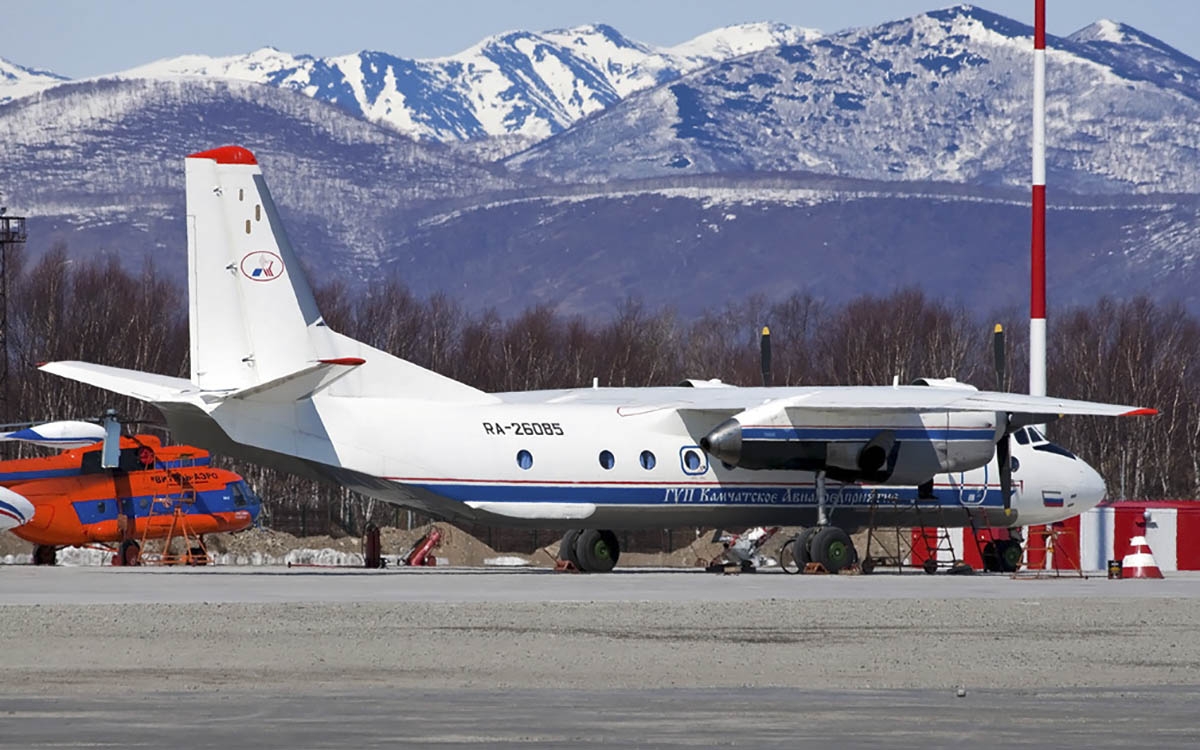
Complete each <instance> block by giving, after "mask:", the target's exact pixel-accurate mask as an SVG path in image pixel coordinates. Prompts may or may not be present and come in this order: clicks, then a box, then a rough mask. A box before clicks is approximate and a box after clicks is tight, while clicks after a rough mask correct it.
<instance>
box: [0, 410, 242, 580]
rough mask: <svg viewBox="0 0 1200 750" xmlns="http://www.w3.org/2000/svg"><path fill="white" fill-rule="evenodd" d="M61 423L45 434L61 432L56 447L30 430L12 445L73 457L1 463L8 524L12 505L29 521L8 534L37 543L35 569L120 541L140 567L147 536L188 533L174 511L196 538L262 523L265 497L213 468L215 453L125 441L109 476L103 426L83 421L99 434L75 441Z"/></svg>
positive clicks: (125, 559) (147, 440)
mask: <svg viewBox="0 0 1200 750" xmlns="http://www.w3.org/2000/svg"><path fill="white" fill-rule="evenodd" d="M61 424H63V423H55V427H56V428H55V429H51V430H46V429H45V428H44V427H43V428H42V429H41V430H40V432H51V433H54V434H53V435H52V436H51V437H50V438H49V439H48V440H46V439H45V438H42V439H38V436H34V435H30V434H28V433H27V434H26V436H25V437H21V436H20V435H21V433H11V435H14V436H16V437H10V438H9V439H18V440H20V439H28V440H29V441H30V442H35V443H38V444H43V445H45V444H48V445H52V446H54V447H57V448H63V447H64V446H65V447H66V448H67V449H66V450H62V452H60V453H57V454H55V455H52V456H42V457H38V458H23V459H13V460H9V461H0V517H3V516H5V508H6V505H12V506H17V508H16V510H17V513H18V515H19V516H22V517H23V518H24V521H23V522H18V523H16V524H13V525H12V526H8V527H6V528H10V529H11V531H12V533H13V534H14V535H16V536H17V537H20V538H21V539H24V540H25V541H27V542H31V543H33V545H34V548H33V561H34V564H37V565H53V564H54V562H55V558H56V555H57V551H58V549H59V548H60V547H75V546H83V545H87V544H106V543H107V544H119V547H118V548H117V550H116V552H117V557H118V561H119V562H120V563H121V564H124V565H133V564H137V563H138V562H139V559H140V555H141V548H142V544H143V543H144V542H145V541H146V540H147V539H163V538H165V537H167V536H168V533H173V534H177V533H179V524H178V521H177V519H176V518H175V508H178V509H179V512H180V513H181V514H182V515H183V520H185V521H186V526H187V529H188V531H189V533H190V534H193V535H196V536H200V535H203V534H212V533H216V532H222V531H224V532H234V531H241V530H242V529H246V528H249V527H250V526H251V525H252V524H253V523H254V520H255V519H256V518H257V517H258V513H259V509H260V507H261V501H260V500H259V498H258V495H256V494H255V493H254V491H253V490H251V489H250V487H249V486H248V485H247V484H246V482H245V481H244V480H243V479H242V477H240V476H238V475H237V474H235V473H234V472H232V471H226V470H224V469H218V468H214V467H212V466H210V465H209V463H210V458H209V454H208V452H207V451H204V450H200V449H197V448H193V447H191V446H187V445H163V444H162V442H161V441H160V440H159V439H158V438H157V437H156V436H154V435H133V436H123V437H121V438H120V449H119V454H118V466H117V468H116V469H115V470H109V469H105V468H104V467H103V466H102V465H101V453H102V451H103V447H104V443H103V437H104V435H103V429H102V428H100V427H99V426H98V425H93V424H87V423H84V424H85V425H86V426H87V427H90V428H93V429H98V430H100V434H99V436H97V435H95V434H94V433H90V432H85V433H84V434H83V437H82V438H76V439H69V437H68V436H64V435H63V434H62V433H63V432H64V430H63V429H61V428H59V427H58V425H61ZM34 429H37V428H34ZM73 434H76V435H77V434H78V432H77V431H76V433H73ZM80 445H82V446H84V447H79V446H80ZM72 446H74V447H72ZM18 502H19V503H20V505H18ZM173 523H175V527H174V531H172V524H173Z"/></svg>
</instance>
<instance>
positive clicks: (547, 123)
mask: <svg viewBox="0 0 1200 750" xmlns="http://www.w3.org/2000/svg"><path fill="white" fill-rule="evenodd" d="M818 36H819V33H818V32H816V31H812V30H809V29H801V28H795V27H791V26H785V25H782V24H766V23H759V24H746V25H743V26H731V27H728V28H723V29H718V30H716V31H712V32H709V33H707V34H704V35H703V36H701V37H698V38H696V39H693V40H691V41H689V42H686V43H684V44H682V45H679V46H678V47H674V48H663V49H659V48H654V47H650V46H648V45H645V44H641V43H639V42H636V41H633V40H630V39H628V38H626V37H624V36H622V35H621V33H620V32H618V31H617V30H616V29H614V28H612V27H611V26H605V25H603V24H597V25H589V26H579V27H575V28H570V29H560V30H555V31H545V32H541V33H533V32H527V31H512V32H507V33H504V34H498V35H495V36H492V37H488V38H487V39H484V40H483V41H481V42H480V43H478V44H476V45H474V46H473V47H471V48H469V49H466V50H464V51H462V52H460V53H458V54H456V55H452V56H450V57H443V58H435V59H430V60H409V59H405V58H401V57H396V56H394V55H390V54H387V53H385V52H369V51H367V52H360V53H358V54H353V55H343V56H339V57H327V58H316V57H311V56H309V55H291V54H288V53H285V52H280V51H279V50H276V49H273V48H270V47H266V48H263V49H260V50H257V51H255V52H252V53H250V54H248V55H241V56H235V57H223V58H211V57H204V56H187V57H178V58H173V59H169V60H161V61H158V62H155V63H151V64H149V65H144V66H141V67H138V68H134V69H132V70H127V71H123V72H121V73H119V74H118V75H119V76H120V77H122V78H164V77H178V76H204V77H214V78H230V79H236V80H242V81H252V82H255V83H264V84H268V85H272V86H280V87H284V88H290V89H292V90H295V91H299V92H301V93H303V94H305V95H307V96H311V97H313V98H314V99H317V100H319V101H324V102H328V103H331V104H335V105H337V106H339V107H342V108H343V109H346V110H348V111H350V112H352V113H354V114H356V115H360V116H362V117H364V118H366V119H367V120H370V121H372V122H376V123H381V124H385V125H388V126H390V127H392V128H395V129H396V130H398V131H400V132H401V133H406V134H409V135H412V136H414V137H417V138H421V139H432V140H439V141H456V140H466V139H475V138H482V137H487V136H496V135H515V136H521V137H524V138H533V139H541V138H545V137H546V136H549V135H552V134H553V133H557V132H560V131H562V130H564V129H566V128H567V127H569V126H570V125H571V124H572V123H574V122H576V121H577V120H579V119H580V118H582V117H585V116H587V115H589V114H592V113H594V112H598V111H600V110H602V109H604V108H606V107H608V106H610V105H611V104H613V103H614V102H616V101H618V100H620V99H622V98H623V97H625V96H628V95H629V94H631V93H633V92H635V91H640V90H642V89H646V88H650V87H651V86H655V85H657V84H659V83H662V82H664V81H669V80H673V79H675V78H678V77H679V76H680V75H681V74H683V73H685V72H687V71H690V70H695V69H696V68H700V67H703V66H705V65H708V64H711V63H712V62H715V61H717V60H722V59H726V58H729V57H732V56H735V55H741V54H746V53H749V52H754V51H757V50H761V49H765V48H768V47H774V46H779V45H781V44H794V43H797V42H800V41H804V40H811V39H815V38H817V37H818Z"/></svg>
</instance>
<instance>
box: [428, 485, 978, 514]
mask: <svg viewBox="0 0 1200 750" xmlns="http://www.w3.org/2000/svg"><path fill="white" fill-rule="evenodd" d="M412 486H414V487H420V488H422V489H425V490H428V491H429V492H432V493H434V494H437V495H441V496H442V497H447V498H450V499H452V500H457V501H459V502H488V503H594V504H596V505H660V506H671V505H778V506H805V505H811V506H816V504H817V499H816V494H815V491H814V489H813V487H812V485H799V486H765V487H764V486H737V485H718V484H710V485H701V484H683V483H681V484H679V485H652V486H646V485H642V486H637V485H619V486H612V485H582V486H581V485H568V486H557V485H531V484H453V483H451V484H434V483H413V484H412ZM981 493H982V494H983V498H982V500H980V499H979V495H980V494H981ZM872 496H874V498H875V500H874V501H875V502H878V503H884V504H887V505H891V504H893V503H900V504H901V505H920V506H922V507H930V506H935V507H936V506H946V507H954V508H958V507H972V508H977V507H1000V506H1001V505H1002V504H1001V502H1000V488H999V487H989V488H987V489H986V490H984V489H983V488H982V487H979V486H968V487H964V488H963V489H962V490H959V489H955V488H951V487H949V486H946V487H943V488H937V487H935V488H934V497H933V498H921V500H920V502H918V498H917V488H915V487H871V488H867V487H861V486H858V485H846V486H844V487H841V488H838V487H831V488H830V489H829V502H830V503H831V504H835V505H870V504H871V502H872ZM964 496H967V497H970V498H971V499H970V500H968V502H966V503H964V502H962V498H963V497H964Z"/></svg>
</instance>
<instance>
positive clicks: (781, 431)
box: [742, 427, 996, 441]
mask: <svg viewBox="0 0 1200 750" xmlns="http://www.w3.org/2000/svg"><path fill="white" fill-rule="evenodd" d="M883 431H884V430H883V429H881V428H879V427H743V428H742V440H870V439H871V438H874V437H876V436H877V435H879V434H880V432H883ZM888 431H889V432H893V433H895V436H896V439H897V440H987V441H991V440H993V439H994V438H995V436H996V433H995V431H993V430H981V429H974V428H964V429H946V428H935V429H924V428H921V427H901V428H895V429H891V430H888Z"/></svg>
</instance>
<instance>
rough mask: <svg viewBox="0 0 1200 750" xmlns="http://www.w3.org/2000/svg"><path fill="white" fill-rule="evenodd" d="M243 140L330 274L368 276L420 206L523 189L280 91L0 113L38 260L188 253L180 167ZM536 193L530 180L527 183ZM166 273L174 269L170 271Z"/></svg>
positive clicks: (190, 92)
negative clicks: (67, 253)
mask: <svg viewBox="0 0 1200 750" xmlns="http://www.w3.org/2000/svg"><path fill="white" fill-rule="evenodd" d="M228 143H238V144H242V145H244V146H246V147H248V148H250V149H251V150H252V151H254V152H255V154H256V155H257V156H258V158H259V160H260V162H261V163H262V164H263V165H264V168H265V169H266V170H267V172H268V175H269V176H270V178H271V184H272V192H273V194H274V197H275V199H276V201H277V202H278V203H279V205H280V210H281V213H283V214H284V217H285V221H287V222H288V223H289V228H290V230H291V231H292V232H293V233H294V234H295V236H296V237H297V244H298V245H301V246H304V247H307V248H310V249H311V251H312V254H311V255H309V256H308V259H309V260H310V261H313V262H316V263H318V264H319V268H320V270H321V272H322V273H325V274H326V275H327V274H328V269H329V268H331V267H337V268H339V269H340V271H341V272H342V273H346V274H347V275H348V276H349V277H351V278H356V277H358V278H366V277H367V276H369V274H370V269H371V268H372V267H374V266H375V265H377V264H378V263H379V262H380V261H381V260H382V259H384V258H386V257H388V255H389V254H390V252H391V249H392V248H393V247H394V246H395V244H396V242H397V238H396V236H395V235H393V234H391V232H392V229H389V228H388V227H395V228H401V229H402V228H403V227H404V226H405V225H406V224H407V221H406V218H405V217H406V215H407V212H408V211H410V210H411V208H412V206H414V205H423V204H427V203H434V204H436V203H437V202H438V201H449V200H455V199H461V198H463V197H465V196H474V195H479V194H481V193H487V192H490V191H502V190H507V189H511V188H513V187H516V186H517V184H516V183H514V182H513V181H512V180H510V179H509V178H508V177H507V176H506V174H505V173H504V172H503V171H502V170H500V169H497V168H495V167H493V166H491V165H482V166H481V165H479V164H476V163H473V162H467V161H463V160H462V159H460V158H459V157H457V156H456V155H454V154H453V153H451V152H450V151H449V149H447V148H446V147H445V146H442V145H441V144H436V143H435V144H422V143H416V142H414V141H413V140H412V139H410V138H408V137H406V136H403V135H401V134H399V133H396V132H395V131H393V130H390V129H388V128H383V127H380V126H378V125H374V124H372V123H368V122H364V121H363V120H362V119H361V118H358V117H354V116H353V115H351V114H349V113H347V112H344V111H342V110H340V109H338V108H336V107H330V106H327V105H324V104H321V103H320V102H316V101H313V100H312V99H310V98H308V97H305V96H302V95H299V94H297V93H295V92H292V91H288V90H285V89H277V88H273V87H270V86H260V85H257V84H252V83H244V82H241V81H227V80H213V79H208V80H206V79H189V80H129V81H122V80H114V79H106V80H99V81H85V82H79V83H69V84H65V85H60V86H56V87H54V88H53V89H50V90H47V91H44V92H42V94H41V95H40V96H36V97H26V98H24V99H19V100H16V101H13V102H10V103H8V104H5V105H0V144H3V153H4V158H3V159H0V191H3V193H4V196H5V200H6V203H7V205H8V206H9V208H10V210H11V211H12V212H13V213H15V214H25V215H28V216H29V217H30V225H29V226H30V236H31V240H30V249H31V250H32V251H33V252H34V253H35V254H36V253H37V252H38V251H39V250H44V249H45V248H46V247H47V246H48V245H49V244H51V243H53V242H55V241H64V242H66V243H67V244H68V246H69V247H70V249H71V251H72V252H75V253H89V252H99V251H102V250H103V251H109V252H116V253H118V254H119V255H120V257H121V258H122V260H123V262H126V263H128V264H130V265H131V266H133V267H137V266H139V265H140V264H141V263H142V262H143V261H144V260H145V259H146V258H148V257H150V258H153V259H154V260H155V261H156V262H162V261H163V258H171V259H173V262H174V264H175V265H176V267H177V268H178V269H180V270H181V269H182V266H181V265H178V263H179V261H180V259H181V258H182V256H179V255H178V254H177V253H173V252H167V253H162V254H160V253H159V251H160V250H168V251H173V250H176V249H178V247H179V246H180V245H179V239H180V238H181V236H182V235H181V232H182V224H181V223H180V222H181V221H182V215H183V199H184V195H183V158H184V157H185V156H186V155H187V154H189V153H193V152H195V151H198V150H204V149H208V148H212V147H214V146H218V145H222V144H228ZM527 182H528V181H527ZM163 265H167V263H163Z"/></svg>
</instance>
